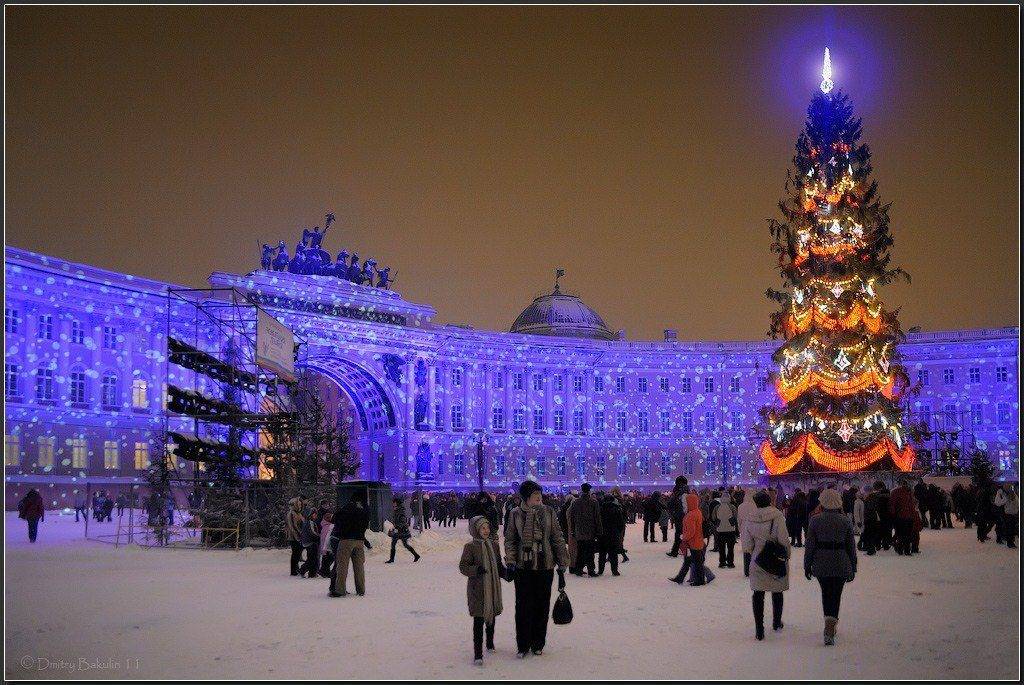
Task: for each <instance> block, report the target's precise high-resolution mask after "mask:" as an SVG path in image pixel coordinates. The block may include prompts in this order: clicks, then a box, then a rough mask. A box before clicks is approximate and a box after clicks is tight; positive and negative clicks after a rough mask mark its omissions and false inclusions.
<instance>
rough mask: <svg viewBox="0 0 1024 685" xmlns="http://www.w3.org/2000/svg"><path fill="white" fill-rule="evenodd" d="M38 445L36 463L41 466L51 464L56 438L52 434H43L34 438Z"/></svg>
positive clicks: (46, 466)
mask: <svg viewBox="0 0 1024 685" xmlns="http://www.w3.org/2000/svg"><path fill="white" fill-rule="evenodd" d="M36 445H38V446H39V460H38V465H39V466H41V467H43V468H51V467H52V466H53V459H54V453H55V452H56V451H57V438H55V437H54V436H52V435H44V436H42V437H39V438H37V439H36Z"/></svg>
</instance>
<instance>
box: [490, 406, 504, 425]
mask: <svg viewBox="0 0 1024 685" xmlns="http://www.w3.org/2000/svg"><path fill="white" fill-rule="evenodd" d="M491 428H493V429H494V430H497V431H503V430H505V410H504V408H502V406H501V405H495V407H494V408H493V409H491Z"/></svg>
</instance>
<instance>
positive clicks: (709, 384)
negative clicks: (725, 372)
mask: <svg viewBox="0 0 1024 685" xmlns="http://www.w3.org/2000/svg"><path fill="white" fill-rule="evenodd" d="M714 391H715V379H714V377H713V376H708V377H707V378H705V379H704V392H714Z"/></svg>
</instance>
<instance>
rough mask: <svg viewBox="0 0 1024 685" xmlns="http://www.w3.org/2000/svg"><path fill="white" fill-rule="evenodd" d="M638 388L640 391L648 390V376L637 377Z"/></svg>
mask: <svg viewBox="0 0 1024 685" xmlns="http://www.w3.org/2000/svg"><path fill="white" fill-rule="evenodd" d="M636 389H637V390H638V391H639V392H647V379H646V378H637V379H636Z"/></svg>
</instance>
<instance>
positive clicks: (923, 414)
mask: <svg viewBox="0 0 1024 685" xmlns="http://www.w3.org/2000/svg"><path fill="white" fill-rule="evenodd" d="M917 415H918V417H919V420H920V422H921V423H923V424H924V425H926V426H928V429H929V430H931V427H932V408H931V407H930V406H928V405H925V406H923V407H921V408H920V409H918V410H917Z"/></svg>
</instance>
